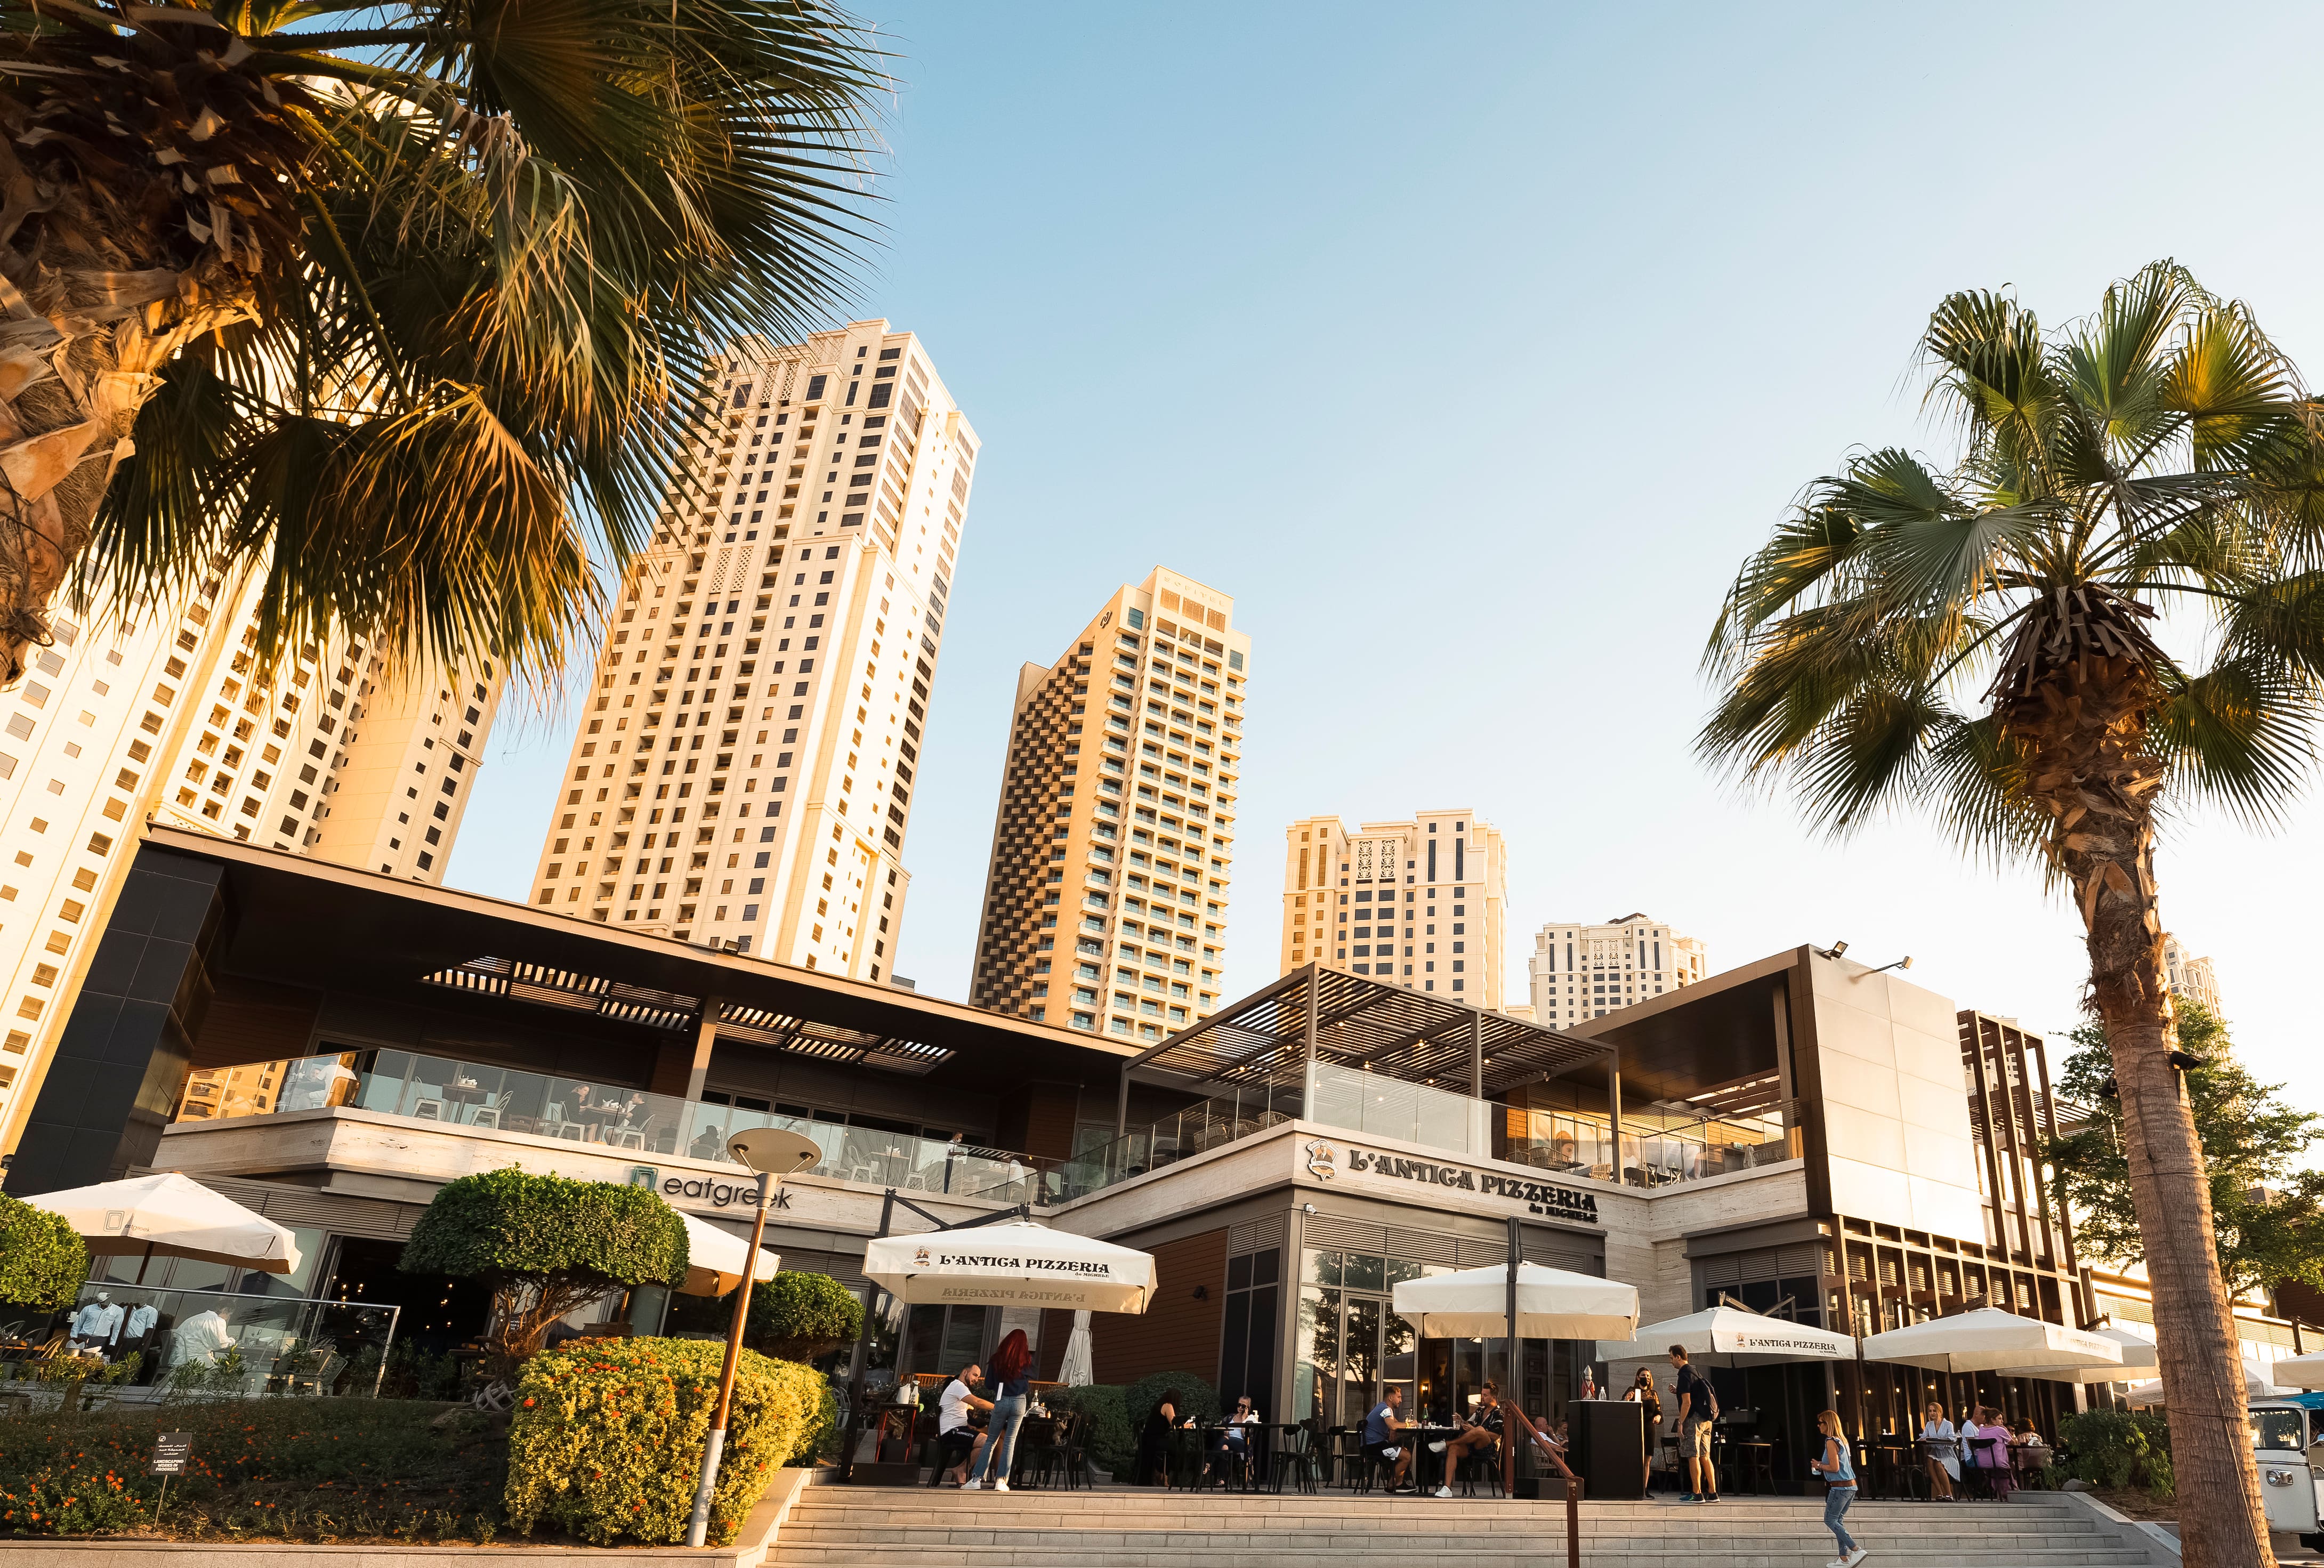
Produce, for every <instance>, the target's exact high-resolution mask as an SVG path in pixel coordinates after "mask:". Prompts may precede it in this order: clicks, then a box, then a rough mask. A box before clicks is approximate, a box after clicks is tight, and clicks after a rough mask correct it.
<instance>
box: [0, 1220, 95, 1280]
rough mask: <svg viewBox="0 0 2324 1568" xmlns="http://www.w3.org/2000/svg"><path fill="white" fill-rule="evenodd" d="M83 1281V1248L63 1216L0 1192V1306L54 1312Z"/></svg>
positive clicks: (85, 1267) (85, 1266)
mask: <svg viewBox="0 0 2324 1568" xmlns="http://www.w3.org/2000/svg"><path fill="white" fill-rule="evenodd" d="M87 1278H88V1246H87V1245H86V1244H85V1243H84V1242H83V1241H81V1239H80V1238H79V1237H78V1236H77V1235H75V1234H74V1233H73V1228H72V1227H71V1226H70V1225H69V1224H67V1223H66V1222H65V1218H64V1216H63V1215H62V1214H51V1213H49V1212H48V1210H46V1209H36V1208H34V1207H32V1204H27V1203H23V1202H22V1201H20V1200H18V1199H15V1198H12V1197H10V1196H9V1195H8V1194H6V1193H0V1302H6V1303H8V1304H10V1305H14V1306H38V1307H59V1306H62V1305H65V1304H66V1303H67V1302H69V1301H70V1300H72V1299H73V1297H74V1296H76V1295H78V1293H79V1291H80V1286H81V1281H83V1280H84V1279H87Z"/></svg>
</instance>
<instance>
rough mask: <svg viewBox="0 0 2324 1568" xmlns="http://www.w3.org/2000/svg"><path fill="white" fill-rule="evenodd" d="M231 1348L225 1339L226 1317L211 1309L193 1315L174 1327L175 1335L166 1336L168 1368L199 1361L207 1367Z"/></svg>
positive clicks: (231, 1343) (230, 1342) (230, 1344)
mask: <svg viewBox="0 0 2324 1568" xmlns="http://www.w3.org/2000/svg"><path fill="white" fill-rule="evenodd" d="M233 1348H234V1342H233V1341H232V1340H230V1339H228V1338H226V1314H224V1313H223V1312H220V1311H218V1310H217V1308H215V1307H213V1308H211V1309H210V1310H209V1311H208V1312H198V1313H196V1314H194V1315H193V1316H191V1317H189V1318H188V1319H187V1320H186V1321H185V1322H183V1323H181V1324H179V1325H178V1327H177V1332H176V1333H172V1334H171V1336H170V1365H171V1366H172V1367H178V1366H183V1365H184V1364H185V1363H186V1362H188V1361H199V1362H201V1363H202V1364H203V1365H204V1366H208V1364H209V1363H210V1362H211V1361H213V1360H216V1359H217V1354H218V1352H219V1351H227V1350H232V1349H233Z"/></svg>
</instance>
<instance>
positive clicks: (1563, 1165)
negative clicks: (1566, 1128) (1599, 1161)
mask: <svg viewBox="0 0 2324 1568" xmlns="http://www.w3.org/2000/svg"><path fill="white" fill-rule="evenodd" d="M1579 1152H1580V1145H1578V1144H1576V1143H1575V1142H1574V1140H1573V1134H1572V1133H1570V1132H1561V1133H1559V1134H1558V1135H1557V1136H1556V1137H1555V1138H1553V1139H1550V1140H1549V1168H1550V1169H1552V1170H1580V1169H1581V1168H1582V1161H1581V1160H1580V1158H1577V1157H1578V1155H1579Z"/></svg>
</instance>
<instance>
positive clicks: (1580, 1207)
mask: <svg viewBox="0 0 2324 1568" xmlns="http://www.w3.org/2000/svg"><path fill="white" fill-rule="evenodd" d="M1305 1152H1306V1155H1307V1169H1308V1172H1309V1174H1310V1175H1312V1176H1315V1177H1317V1178H1318V1179H1320V1180H1323V1181H1330V1180H1331V1179H1332V1178H1333V1177H1334V1176H1337V1175H1339V1167H1340V1164H1341V1162H1342V1159H1344V1160H1345V1162H1346V1165H1347V1168H1348V1169H1349V1170H1350V1171H1351V1172H1355V1173H1360V1174H1362V1175H1365V1176H1387V1177H1388V1178H1390V1179H1392V1180H1396V1181H1407V1182H1415V1183H1417V1184H1419V1185H1423V1186H1435V1187H1452V1188H1454V1189H1457V1190H1458V1191H1461V1192H1464V1193H1476V1194H1480V1195H1481V1196H1484V1197H1490V1198H1509V1199H1513V1200H1515V1201H1516V1202H1518V1203H1521V1204H1525V1206H1526V1213H1534V1214H1541V1215H1544V1216H1545V1217H1547V1218H1549V1219H1554V1220H1578V1221H1580V1222H1582V1223H1583V1224H1585V1225H1595V1224H1600V1223H1601V1222H1600V1219H1599V1218H1598V1199H1597V1197H1596V1196H1595V1194H1590V1193H1582V1192H1576V1191H1574V1190H1573V1189H1572V1187H1561V1186H1558V1185H1554V1184H1553V1183H1549V1182H1537V1181H1529V1180H1527V1179H1526V1178H1525V1177H1522V1176H1502V1175H1500V1174H1499V1172H1497V1171H1487V1170H1475V1169H1472V1168H1471V1167H1467V1166H1459V1165H1445V1164H1443V1163H1441V1162H1440V1161H1437V1160H1433V1159H1414V1158H1411V1157H1409V1156H1407V1155H1401V1154H1382V1153H1380V1152H1379V1151H1378V1150H1376V1149H1369V1148H1354V1147H1352V1146H1351V1147H1350V1148H1348V1150H1347V1152H1346V1153H1345V1155H1344V1156H1343V1155H1342V1153H1341V1152H1340V1151H1339V1150H1338V1149H1336V1148H1333V1146H1332V1145H1331V1144H1330V1143H1329V1142H1328V1141H1326V1140H1325V1139H1320V1138H1319V1139H1315V1140H1314V1142H1312V1143H1310V1144H1308V1145H1307V1148H1306V1151H1305Z"/></svg>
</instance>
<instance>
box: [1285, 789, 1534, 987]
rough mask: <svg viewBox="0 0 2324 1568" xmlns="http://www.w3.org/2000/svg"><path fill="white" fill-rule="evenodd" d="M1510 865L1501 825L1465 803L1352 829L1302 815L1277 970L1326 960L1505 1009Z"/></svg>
mask: <svg viewBox="0 0 2324 1568" xmlns="http://www.w3.org/2000/svg"><path fill="white" fill-rule="evenodd" d="M1507 877H1508V846H1507V845H1506V844H1503V843H1502V840H1501V835H1500V830H1499V828H1496V827H1494V826H1492V824H1490V823H1489V822H1487V821H1485V820H1484V819H1483V818H1481V817H1480V816H1478V815H1477V814H1476V813H1475V812H1473V811H1471V810H1468V809H1467V808H1465V807H1463V808H1461V809H1456V810H1447V811H1424V812H1422V813H1420V814H1419V815H1418V816H1416V817H1414V818H1413V819H1412V820H1411V821H1409V822H1367V823H1364V824H1362V825H1361V826H1359V827H1357V828H1356V829H1355V830H1354V831H1353V832H1351V831H1349V829H1348V828H1347V827H1346V826H1344V825H1343V824H1342V822H1341V820H1340V819H1339V818H1338V817H1336V816H1310V817H1307V818H1305V819H1304V820H1302V821H1298V822H1295V823H1293V824H1292V825H1291V826H1289V827H1288V828H1286V829H1285V830H1284V857H1283V942H1282V956H1281V958H1280V959H1279V961H1278V963H1277V968H1278V969H1279V970H1280V971H1281V972H1282V973H1286V974H1287V973H1290V972H1291V971H1292V970H1294V969H1296V968H1298V967H1299V966H1300V965H1302V964H1309V963H1314V964H1322V965H1323V966H1324V967H1325V968H1326V969H1337V970H1339V971H1341V972H1342V973H1349V974H1369V975H1370V976H1372V977H1373V978H1374V979H1376V980H1380V981H1384V982H1385V981H1392V982H1395V983H1397V984H1398V985H1402V986H1403V987H1405V988H1406V990H1408V991H1433V992H1438V993H1439V994H1441V995H1444V996H1446V997H1448V998H1449V1000H1451V1001H1459V1002H1465V1003H1467V1004H1468V1005H1469V1006H1471V1007H1475V1008H1483V1009H1486V1010H1489V1011H1499V1010H1500V1006H1501V970H1502V967H1503V966H1504V965H1505V964H1507V963H1508V940H1507V936H1506V932H1507V924H1506V923H1507V920H1508V893H1507V890H1506V882H1507ZM1543 1021H1545V1022H1546V1021H1547V1020H1543Z"/></svg>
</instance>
